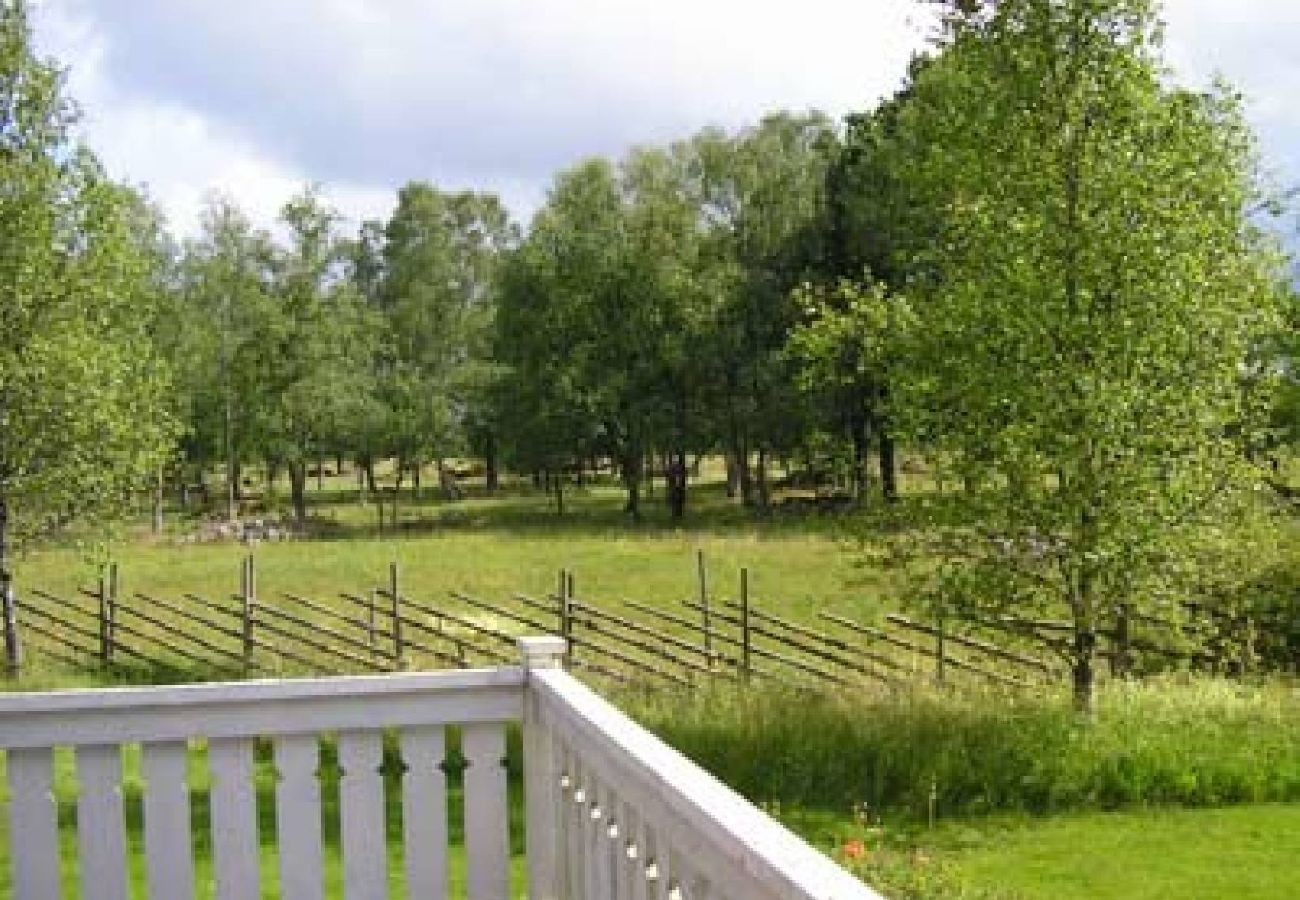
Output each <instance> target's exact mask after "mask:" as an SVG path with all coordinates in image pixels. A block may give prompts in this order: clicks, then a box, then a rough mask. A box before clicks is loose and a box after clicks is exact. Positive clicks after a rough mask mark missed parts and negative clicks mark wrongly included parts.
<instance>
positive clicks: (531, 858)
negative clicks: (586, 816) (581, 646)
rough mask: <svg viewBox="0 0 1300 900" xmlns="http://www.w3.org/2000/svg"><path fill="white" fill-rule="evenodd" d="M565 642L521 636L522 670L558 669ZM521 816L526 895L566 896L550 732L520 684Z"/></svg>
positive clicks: (537, 898) (551, 899) (538, 898)
mask: <svg viewBox="0 0 1300 900" xmlns="http://www.w3.org/2000/svg"><path fill="white" fill-rule="evenodd" d="M567 649H568V645H567V644H566V643H565V641H564V639H563V638H560V637H554V636H551V635H547V636H546V637H522V638H520V639H519V653H520V655H521V656H522V657H523V660H522V662H523V667H524V671H525V673H529V672H533V671H537V670H540V669H556V668H559V667H560V665H561V664H562V662H563V660H564V655H565V652H566V651H567ZM523 736H524V814H525V816H526V817H527V824H526V828H525V834H526V841H527V847H526V852H527V864H528V896H529V897H530V898H533V900H561V898H563V897H564V896H566V892H565V890H564V885H563V882H562V875H561V866H560V843H559V842H560V840H561V839H562V837H561V836H562V835H563V834H564V831H563V830H562V829H561V828H560V827H559V824H560V822H559V817H560V816H561V815H563V813H564V811H563V809H562V807H561V803H562V797H561V795H560V774H561V773H560V771H559V767H558V765H557V761H556V755H555V746H554V744H553V742H552V736H551V730H550V728H548V727H547V723H546V721H545V717H544V715H543V714H542V705H541V698H540V697H539V696H538V695H537V694H536V693H534V692H532V691H529V690H527V687H525V694H524V731H523Z"/></svg>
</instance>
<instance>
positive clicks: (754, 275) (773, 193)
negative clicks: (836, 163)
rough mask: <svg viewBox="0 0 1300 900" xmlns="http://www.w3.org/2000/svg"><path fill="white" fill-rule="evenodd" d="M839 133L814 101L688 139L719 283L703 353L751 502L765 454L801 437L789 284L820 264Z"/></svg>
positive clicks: (761, 489)
mask: <svg viewBox="0 0 1300 900" xmlns="http://www.w3.org/2000/svg"><path fill="white" fill-rule="evenodd" d="M837 142H838V138H837V136H836V133H835V128H834V125H833V124H832V123H831V122H830V121H829V120H828V119H827V118H826V117H825V116H824V115H822V114H820V113H809V114H807V115H791V114H789V113H778V114H773V115H770V116H767V117H765V118H764V119H763V120H762V121H761V122H760V123H759V124H758V125H756V126H754V127H753V128H749V129H746V130H744V131H742V132H741V133H740V134H738V135H735V136H733V137H730V138H729V137H727V136H726V135H723V134H721V133H719V132H707V131H706V132H704V133H702V134H701V135H699V136H698V137H697V138H696V141H695V144H696V152H697V155H698V160H699V162H698V166H699V169H700V181H701V184H700V188H699V191H700V200H699V204H700V210H701V212H700V216H701V219H702V220H703V221H705V222H707V223H708V224H709V226H710V230H711V232H712V240H713V241H714V242H716V247H715V249H714V251H713V252H714V254H715V260H716V261H717V268H716V269H715V270H714V271H715V278H714V281H715V283H716V284H717V285H718V286H719V289H720V290H723V291H725V293H724V294H723V298H722V304H721V308H720V309H719V310H718V312H717V314H716V316H715V317H714V328H713V331H712V334H711V339H710V344H709V355H710V356H711V358H712V359H713V360H714V363H715V366H716V369H717V379H718V383H719V385H720V388H721V396H720V397H719V403H718V406H719V409H720V418H721V419H722V421H721V423H720V424H721V428H722V435H723V440H724V444H725V446H726V448H727V453H728V456H729V462H730V463H731V465H732V466H733V467H734V471H735V473H736V476H737V480H738V481H739V488H740V492H741V494H742V495H743V498H744V501H745V503H746V504H749V505H757V506H766V505H767V500H768V481H767V460H768V458H769V456H770V455H771V453H772V452H773V451H778V450H787V449H790V448H792V447H794V446H795V445H797V444H798V442H799V440H800V439H801V438H802V436H803V434H804V432H805V430H806V421H805V419H806V417H805V410H804V405H803V404H802V403H801V402H800V398H799V396H798V394H797V392H796V391H795V390H794V377H793V376H794V373H793V371H792V369H791V363H790V361H789V359H788V357H787V356H786V354H785V352H784V348H785V343H786V339H787V337H788V336H789V333H790V330H791V329H792V328H793V327H794V326H795V325H796V324H797V322H798V321H799V315H800V313H799V309H798V308H797V306H796V304H795V302H794V299H793V296H792V291H793V290H794V288H795V287H797V286H798V285H800V284H802V283H803V282H805V281H807V280H809V279H810V278H815V277H817V276H818V275H819V274H821V273H823V272H824V271H825V268H826V265H825V256H826V253H827V250H828V247H827V242H826V236H827V235H826V229H825V227H824V224H825V219H826V217H827V214H828V208H827V204H828V198H827V190H826V188H827V177H828V167H829V165H830V163H831V160H832V159H833V157H834V153H835V150H836V145H837ZM755 455H756V456H757V464H756V466H754V465H753V464H752V463H751V458H752V457H754V456H755Z"/></svg>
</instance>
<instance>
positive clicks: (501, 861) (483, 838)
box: [461, 723, 510, 900]
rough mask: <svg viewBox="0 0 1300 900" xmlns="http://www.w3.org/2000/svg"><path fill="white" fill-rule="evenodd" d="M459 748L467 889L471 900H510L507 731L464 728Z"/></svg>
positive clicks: (490, 725)
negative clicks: (461, 754)
mask: <svg viewBox="0 0 1300 900" xmlns="http://www.w3.org/2000/svg"><path fill="white" fill-rule="evenodd" d="M461 747H462V751H463V752H464V754H465V760H466V762H467V763H468V764H469V767H468V768H467V769H466V770H465V853H466V856H467V857H468V860H469V871H468V874H467V878H466V884H467V887H468V891H469V896H470V897H473V898H474V900H508V896H509V893H510V831H509V828H510V821H509V818H508V812H507V802H506V770H505V767H504V766H503V765H502V760H503V759H504V757H505V755H506V733H505V726H504V725H499V724H493V723H488V724H474V725H465V726H464V728H463V729H462V732H461Z"/></svg>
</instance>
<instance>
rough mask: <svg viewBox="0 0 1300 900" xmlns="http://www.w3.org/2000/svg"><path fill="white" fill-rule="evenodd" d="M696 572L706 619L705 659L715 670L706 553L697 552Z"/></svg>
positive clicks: (702, 608)
mask: <svg viewBox="0 0 1300 900" xmlns="http://www.w3.org/2000/svg"><path fill="white" fill-rule="evenodd" d="M695 562H696V567H695V568H696V572H697V573H698V574H699V580H700V612H701V614H702V615H703V617H704V658H705V660H706V661H707V662H708V665H709V669H710V670H712V669H713V628H712V627H711V625H710V622H709V575H708V571H707V570H706V569H705V568H704V551H703V550H696V551H695Z"/></svg>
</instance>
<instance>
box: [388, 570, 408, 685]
mask: <svg viewBox="0 0 1300 900" xmlns="http://www.w3.org/2000/svg"><path fill="white" fill-rule="evenodd" d="M388 599H389V600H390V601H392V604H393V606H392V615H393V668H395V669H404V668H406V660H405V658H404V657H403V655H402V593H401V583H400V581H399V579H398V570H397V562H396V561H394V562H391V563H389V564H388Z"/></svg>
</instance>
